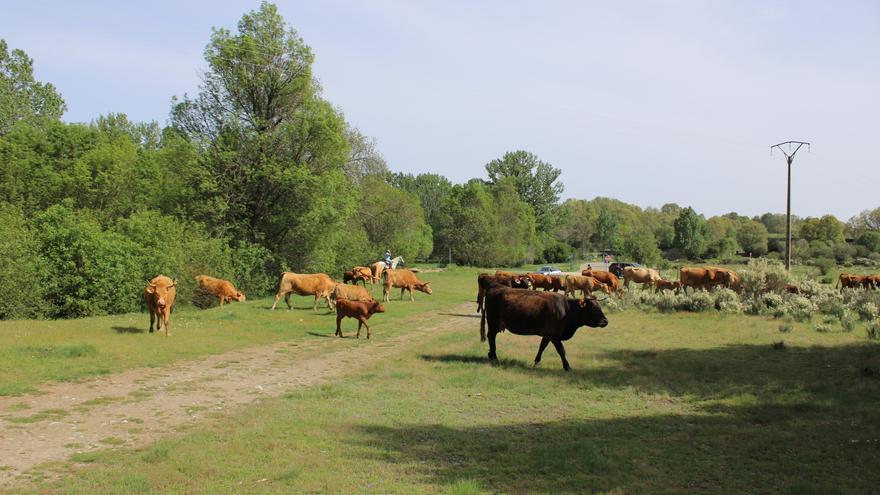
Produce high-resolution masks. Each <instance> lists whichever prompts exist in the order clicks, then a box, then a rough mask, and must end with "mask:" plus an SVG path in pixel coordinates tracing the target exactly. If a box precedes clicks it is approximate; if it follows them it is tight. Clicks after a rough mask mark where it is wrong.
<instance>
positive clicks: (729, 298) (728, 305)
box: [712, 288, 743, 313]
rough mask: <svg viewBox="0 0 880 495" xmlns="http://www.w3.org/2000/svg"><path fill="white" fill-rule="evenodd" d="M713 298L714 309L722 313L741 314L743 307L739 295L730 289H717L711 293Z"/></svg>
mask: <svg viewBox="0 0 880 495" xmlns="http://www.w3.org/2000/svg"><path fill="white" fill-rule="evenodd" d="M712 293H713V294H714V296H715V309H717V310H718V311H721V312H723V313H742V312H743V305H742V303H741V302H740V300H739V295H738V294H737V293H736V292H734V291H732V290H730V289H724V288H721V289H717V290H714V291H713V292H712Z"/></svg>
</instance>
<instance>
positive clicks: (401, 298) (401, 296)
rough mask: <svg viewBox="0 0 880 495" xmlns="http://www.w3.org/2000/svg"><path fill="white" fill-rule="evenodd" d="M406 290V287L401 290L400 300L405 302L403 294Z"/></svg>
mask: <svg viewBox="0 0 880 495" xmlns="http://www.w3.org/2000/svg"><path fill="white" fill-rule="evenodd" d="M405 290H406V287H401V288H400V300H401V301H403V292H404V291H405Z"/></svg>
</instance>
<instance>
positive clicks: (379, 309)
mask: <svg viewBox="0 0 880 495" xmlns="http://www.w3.org/2000/svg"><path fill="white" fill-rule="evenodd" d="M384 312H385V306H382V303H380V302H379V301H373V302H372V304H370V313H384Z"/></svg>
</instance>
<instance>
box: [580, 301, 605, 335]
mask: <svg viewBox="0 0 880 495" xmlns="http://www.w3.org/2000/svg"><path fill="white" fill-rule="evenodd" d="M577 306H578V308H577V313H578V321H579V322H580V323H582V324H584V325H587V326H588V327H599V328H604V327H606V326H608V318H605V313H603V312H602V308H601V307H600V306H599V302H598V301H596V298H595V297H588V298H585V299H581V300H579V301H577Z"/></svg>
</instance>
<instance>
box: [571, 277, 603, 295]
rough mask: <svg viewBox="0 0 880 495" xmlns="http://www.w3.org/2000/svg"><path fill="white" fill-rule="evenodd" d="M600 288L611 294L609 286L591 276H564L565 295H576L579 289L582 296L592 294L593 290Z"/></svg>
mask: <svg viewBox="0 0 880 495" xmlns="http://www.w3.org/2000/svg"><path fill="white" fill-rule="evenodd" d="M595 290H601V291H602V292H605V293H606V294H611V287H608V285H607V284H604V283H602V282H600V281H598V280H596V279H595V278H593V277H588V276H585V275H569V276H567V277H565V295H566V296H568V295H569V294H571V295H573V296H575V297H577V291H581V295H582V296H583V297H587V296H592V295H593V291H595Z"/></svg>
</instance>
